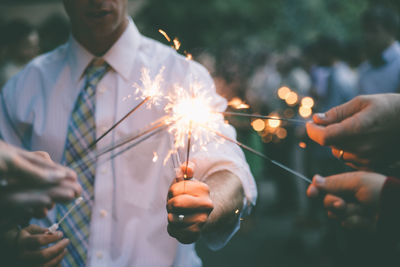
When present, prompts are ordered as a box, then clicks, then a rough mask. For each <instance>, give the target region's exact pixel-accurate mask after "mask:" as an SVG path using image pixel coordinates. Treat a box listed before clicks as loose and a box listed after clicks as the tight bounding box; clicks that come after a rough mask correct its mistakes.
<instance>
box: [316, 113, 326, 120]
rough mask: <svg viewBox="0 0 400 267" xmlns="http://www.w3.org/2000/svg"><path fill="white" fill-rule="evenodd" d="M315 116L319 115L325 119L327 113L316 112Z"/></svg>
mask: <svg viewBox="0 0 400 267" xmlns="http://www.w3.org/2000/svg"><path fill="white" fill-rule="evenodd" d="M315 116H317V117H318V118H319V119H321V120H324V119H326V115H325V113H316V114H315Z"/></svg>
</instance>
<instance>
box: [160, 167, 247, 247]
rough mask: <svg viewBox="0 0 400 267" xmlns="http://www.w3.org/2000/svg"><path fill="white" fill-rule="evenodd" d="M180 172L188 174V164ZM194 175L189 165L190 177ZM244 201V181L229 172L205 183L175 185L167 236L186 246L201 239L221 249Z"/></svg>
mask: <svg viewBox="0 0 400 267" xmlns="http://www.w3.org/2000/svg"><path fill="white" fill-rule="evenodd" d="M181 170H182V173H185V170H186V166H185V164H184V165H183V166H182V167H181ZM192 175H193V169H192V168H190V165H189V168H188V172H187V177H192ZM182 176H183V175H182ZM243 199H244V192H243V187H242V184H241V181H240V180H239V178H238V177H237V176H236V175H234V174H233V173H231V172H229V171H219V172H216V173H213V174H211V175H210V176H209V177H207V178H206V179H205V180H204V182H200V181H196V180H186V181H185V180H181V181H179V182H176V183H174V184H172V185H171V187H170V190H169V193H168V203H167V210H168V222H169V224H168V233H169V234H170V235H171V236H172V237H175V238H176V239H178V241H180V242H181V243H184V244H189V243H193V242H195V241H197V240H198V239H199V238H200V236H202V237H203V238H205V240H206V241H207V243H208V245H209V246H210V247H211V248H214V249H218V248H220V247H222V246H223V242H225V240H226V237H227V236H229V235H230V234H231V232H232V230H233V229H234V228H235V227H236V226H237V223H238V220H239V217H240V211H241V210H242V208H243ZM221 240H223V241H221Z"/></svg>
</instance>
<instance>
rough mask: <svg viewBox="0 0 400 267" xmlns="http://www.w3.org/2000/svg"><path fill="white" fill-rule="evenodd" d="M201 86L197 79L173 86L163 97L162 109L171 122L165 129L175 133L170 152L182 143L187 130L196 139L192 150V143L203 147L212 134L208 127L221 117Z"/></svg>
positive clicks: (182, 144)
mask: <svg viewBox="0 0 400 267" xmlns="http://www.w3.org/2000/svg"><path fill="white" fill-rule="evenodd" d="M201 89H202V85H201V84H199V83H193V84H192V85H191V88H190V89H189V90H187V89H184V88H182V87H180V86H175V90H174V91H173V92H172V93H171V94H169V96H168V97H167V98H168V100H169V103H168V104H167V105H166V107H165V112H166V113H167V114H169V115H170V118H169V120H171V121H173V122H174V124H173V125H172V126H171V127H170V128H169V130H168V131H169V132H170V133H172V134H173V136H174V137H175V138H174V142H175V143H174V151H173V152H176V151H177V149H179V148H183V147H185V145H186V139H187V138H186V137H187V136H188V134H189V132H190V131H191V135H192V138H193V140H194V141H196V142H197V144H196V146H195V145H193V146H192V150H194V148H195V147H198V148H200V149H204V148H205V147H204V145H205V144H207V143H208V142H210V141H211V140H212V139H214V137H215V131H210V129H213V130H217V129H218V126H219V125H220V124H221V122H222V121H223V117H222V115H221V114H220V113H218V112H215V111H214V110H213V108H212V105H211V102H212V97H211V96H209V95H208V94H207V92H206V91H205V90H201ZM221 141H223V140H221ZM173 152H172V153H173Z"/></svg>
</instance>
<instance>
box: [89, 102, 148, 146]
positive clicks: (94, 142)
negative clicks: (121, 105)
mask: <svg viewBox="0 0 400 267" xmlns="http://www.w3.org/2000/svg"><path fill="white" fill-rule="evenodd" d="M150 99H151V96H147V97H146V98H145V99H143V100H142V101H141V102H140V103H139V104H137V105H136V106H135V107H133V108H132V109H131V110H130V111H129V112H128V113H126V114H125V116H123V117H122V118H121V119H120V120H119V121H117V122H116V123H114V124H113V125H112V126H111V127H110V128H109V129H108V130H107V131H105V132H104V133H103V134H102V135H101V136H100V137H99V138H97V139H96V140H95V141H93V143H91V144H90V145H89V147H88V149H90V148H92V147H93V146H95V145H96V144H97V143H98V142H99V141H100V140H101V139H103V138H104V137H105V136H106V135H107V134H109V133H110V132H111V131H112V130H114V129H115V128H116V127H117V126H118V125H120V124H121V123H122V122H123V121H124V120H126V119H127V118H128V117H129V116H130V115H132V113H133V112H135V111H136V110H137V109H138V108H140V107H141V106H143V104H145V103H146V102H147V101H149V100H150Z"/></svg>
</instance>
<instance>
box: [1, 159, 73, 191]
mask: <svg viewBox="0 0 400 267" xmlns="http://www.w3.org/2000/svg"><path fill="white" fill-rule="evenodd" d="M40 160H41V161H45V160H44V159H40ZM46 164H48V163H46ZM9 166H10V169H9V173H8V175H9V177H10V185H12V184H13V181H14V183H16V184H18V185H19V186H28V185H29V186H31V185H32V186H43V185H54V184H57V183H59V182H60V181H62V180H63V179H67V178H69V179H74V178H73V177H74V175H75V176H76V174H74V173H73V172H72V171H70V170H67V169H66V168H64V167H57V168H55V167H49V166H41V165H38V164H35V163H32V162H30V161H29V160H27V159H24V158H22V157H15V158H13V159H10V162H9Z"/></svg>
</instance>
